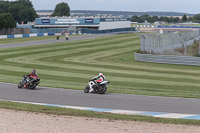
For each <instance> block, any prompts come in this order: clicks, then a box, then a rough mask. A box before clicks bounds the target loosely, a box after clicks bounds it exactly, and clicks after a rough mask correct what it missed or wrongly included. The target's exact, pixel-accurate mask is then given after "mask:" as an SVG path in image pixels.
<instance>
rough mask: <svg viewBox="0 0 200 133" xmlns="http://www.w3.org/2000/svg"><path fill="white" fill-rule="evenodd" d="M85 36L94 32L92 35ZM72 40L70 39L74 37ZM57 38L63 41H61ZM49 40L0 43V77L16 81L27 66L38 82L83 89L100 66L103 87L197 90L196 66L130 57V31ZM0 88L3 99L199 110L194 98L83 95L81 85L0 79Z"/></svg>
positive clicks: (174, 92) (177, 92) (193, 93)
mask: <svg viewBox="0 0 200 133" xmlns="http://www.w3.org/2000/svg"><path fill="white" fill-rule="evenodd" d="M82 37H83V36H82ZM84 37H86V38H84ZM84 37H83V38H82V39H87V38H90V37H89V36H84ZM91 37H99V36H98V35H97V36H95V35H92V36H91ZM77 39H81V38H80V37H78V38H77ZM70 40H73V39H70ZM74 40H76V38H75V37H74ZM60 41H63V42H66V40H60ZM55 42H58V41H57V40H47V41H36V42H27V43H20V44H6V45H1V46H0V47H1V48H2V49H3V50H2V51H1V52H0V61H1V64H0V80H1V81H9V82H12V83H17V82H19V80H20V79H21V77H22V76H23V75H24V74H26V72H30V71H31V68H32V67H35V68H36V69H37V71H38V73H39V77H40V78H41V85H42V86H56V87H59V88H64V87H66V88H70V89H84V87H85V86H86V84H87V81H88V80H89V78H92V76H95V75H96V74H98V72H99V71H101V72H103V73H104V72H105V73H106V74H105V75H106V77H107V79H108V80H109V81H111V84H110V85H109V86H108V92H121V93H131V94H145V95H162V96H166V95H170V96H182V97H186V96H187V97H199V95H200V94H199V93H198V92H199V86H200V84H199V78H198V77H199V71H198V70H199V68H197V67H192V66H178V65H177V66H175V65H164V64H162V65H160V64H154V63H140V62H136V61H134V59H133V58H134V57H133V56H132V55H134V50H137V49H138V48H139V46H138V43H139V39H138V37H137V36H135V35H132V34H129V35H117V36H111V37H103V38H98V39H95V40H94V39H92V40H87V41H86V40H85V41H74V42H73V41H72V42H67V43H62V42H61V43H56V44H55ZM47 43H49V44H47ZM51 43H54V44H51ZM41 44H47V45H41ZM29 45H41V46H37V47H36V46H30V47H24V48H23V46H29ZM11 47H22V48H11ZM4 48H5V49H4ZM6 48H9V49H6ZM99 49H100V50H99ZM99 60H100V61H101V62H99ZM0 92H1V93H0V99H4V100H14V101H26V102H37V103H48V104H59V105H73V106H81V107H94V108H107V109H110V108H112V109H121V110H134V111H152V112H167V113H184V114H200V104H199V103H200V100H199V99H189V98H188V99H184V98H171V97H169V98H168V97H154V96H136V95H126V94H116V93H107V94H105V95H97V94H84V93H83V90H81V91H80V90H67V89H66V90H64V89H53V88H45V87H38V89H36V90H27V89H21V90H19V89H17V85H13V84H4V83H1V84H0Z"/></svg>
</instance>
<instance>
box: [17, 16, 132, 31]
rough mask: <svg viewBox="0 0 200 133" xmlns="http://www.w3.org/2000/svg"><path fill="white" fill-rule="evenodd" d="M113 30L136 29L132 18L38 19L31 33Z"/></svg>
mask: <svg viewBox="0 0 200 133" xmlns="http://www.w3.org/2000/svg"><path fill="white" fill-rule="evenodd" d="M19 27H21V26H19ZM111 30H115V31H127V30H128V31H130V30H134V29H133V28H131V21H130V18H116V17H42V18H36V20H35V22H34V24H33V25H32V27H31V33H45V32H55V33H61V32H69V33H70V32H77V31H78V32H85V33H91V32H92V33H99V32H101V31H109V32H110V31H111Z"/></svg>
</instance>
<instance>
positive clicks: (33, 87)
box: [28, 83, 37, 90]
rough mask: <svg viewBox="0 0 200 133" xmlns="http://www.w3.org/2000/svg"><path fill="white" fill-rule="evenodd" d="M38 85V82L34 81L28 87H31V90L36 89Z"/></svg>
mask: <svg viewBox="0 0 200 133" xmlns="http://www.w3.org/2000/svg"><path fill="white" fill-rule="evenodd" d="M36 86H37V84H36V83H33V84H32V85H31V84H30V85H29V86H28V88H29V89H31V90H34V89H35V87H36Z"/></svg>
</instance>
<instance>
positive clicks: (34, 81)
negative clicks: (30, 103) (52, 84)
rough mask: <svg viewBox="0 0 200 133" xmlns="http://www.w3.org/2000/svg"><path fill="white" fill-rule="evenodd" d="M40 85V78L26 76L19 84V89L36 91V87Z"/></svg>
mask: <svg viewBox="0 0 200 133" xmlns="http://www.w3.org/2000/svg"><path fill="white" fill-rule="evenodd" d="M39 83H40V78H39V77H38V76H28V75H24V76H23V78H22V81H20V82H19V84H18V88H19V89H21V88H23V87H24V88H28V89H32V90H33V89H35V87H36V86H37V85H38V84H39Z"/></svg>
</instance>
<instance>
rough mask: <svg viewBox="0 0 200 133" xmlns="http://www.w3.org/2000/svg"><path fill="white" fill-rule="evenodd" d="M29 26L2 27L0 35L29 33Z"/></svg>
mask: <svg viewBox="0 0 200 133" xmlns="http://www.w3.org/2000/svg"><path fill="white" fill-rule="evenodd" d="M29 33H30V29H29V28H8V29H5V28H3V29H0V35H14V34H29Z"/></svg>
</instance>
